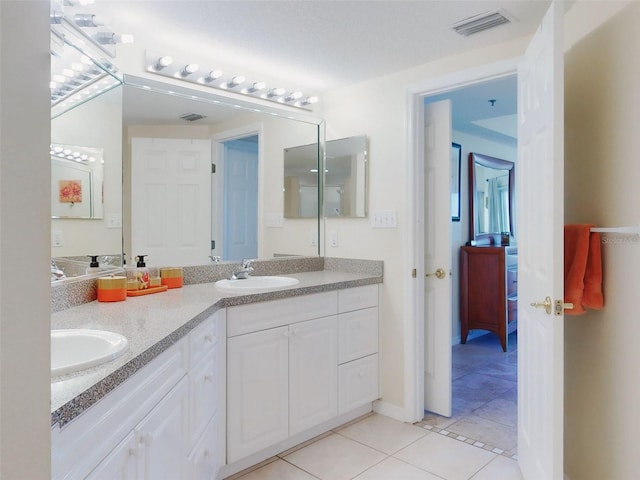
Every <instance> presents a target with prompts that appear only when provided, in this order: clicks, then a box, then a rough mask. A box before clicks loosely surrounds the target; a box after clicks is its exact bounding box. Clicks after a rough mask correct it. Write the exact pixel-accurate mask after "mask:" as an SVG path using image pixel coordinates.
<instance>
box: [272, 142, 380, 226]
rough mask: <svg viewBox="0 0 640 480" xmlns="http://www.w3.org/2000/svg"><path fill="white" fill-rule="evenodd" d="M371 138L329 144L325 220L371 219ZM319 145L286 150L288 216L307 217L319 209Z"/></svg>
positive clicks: (327, 149) (325, 177)
mask: <svg viewBox="0 0 640 480" xmlns="http://www.w3.org/2000/svg"><path fill="white" fill-rule="evenodd" d="M367 162H368V156H367V137H366V136H365V135H360V136H356V137H348V138H341V139H338V140H329V141H327V142H326V159H325V164H324V172H322V173H323V174H324V183H323V184H324V187H323V195H322V196H323V203H324V209H323V212H324V216H325V217H366V216H367V170H368V165H367ZM319 170H322V169H321V168H320V167H319V165H318V144H317V143H315V144H310V145H300V146H296V147H291V148H286V149H285V150H284V204H285V209H284V216H285V218H307V217H313V216H315V214H316V213H315V212H316V211H317V208H318V175H317V173H318V171H319Z"/></svg>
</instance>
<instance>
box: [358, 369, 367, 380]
mask: <svg viewBox="0 0 640 480" xmlns="http://www.w3.org/2000/svg"><path fill="white" fill-rule="evenodd" d="M365 375H366V372H362V371H360V372H358V376H359V377H360V378H362V377H364V376H365Z"/></svg>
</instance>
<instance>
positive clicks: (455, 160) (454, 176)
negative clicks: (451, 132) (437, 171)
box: [451, 143, 462, 222]
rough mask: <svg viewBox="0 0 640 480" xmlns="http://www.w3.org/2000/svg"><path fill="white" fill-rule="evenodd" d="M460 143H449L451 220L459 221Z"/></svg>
mask: <svg viewBox="0 0 640 480" xmlns="http://www.w3.org/2000/svg"><path fill="white" fill-rule="evenodd" d="M461 161H462V145H460V144H458V143H452V144H451V220H452V221H454V222H459V221H460V162H461Z"/></svg>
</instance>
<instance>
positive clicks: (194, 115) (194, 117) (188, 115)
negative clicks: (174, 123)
mask: <svg viewBox="0 0 640 480" xmlns="http://www.w3.org/2000/svg"><path fill="white" fill-rule="evenodd" d="M203 118H207V116H206V115H200V114H199V113H185V114H184V115H181V116H180V120H186V121H187V122H195V121H196V120H202V119H203Z"/></svg>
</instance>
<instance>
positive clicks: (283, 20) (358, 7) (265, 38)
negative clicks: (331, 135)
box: [87, 0, 550, 94]
mask: <svg viewBox="0 0 640 480" xmlns="http://www.w3.org/2000/svg"><path fill="white" fill-rule="evenodd" d="M549 3H550V2H549V0H515V1H514V0H511V1H484V0H464V1H463V0H445V1H435V0H413V1H406V0H393V1H388V0H387V1H383V0H381V1H334V0H297V1H296V0H293V1H292V0H278V1H275V0H261V1H249V0H236V1H229V0H227V1H221V0H126V1H124V0H95V4H94V5H90V6H89V7H87V8H88V9H90V10H92V11H93V12H94V13H97V14H99V15H101V16H103V17H104V18H105V19H106V20H107V21H108V24H109V25H110V26H112V27H113V28H114V29H115V30H116V31H117V32H118V33H132V34H134V35H135V37H136V43H137V44H139V45H142V46H144V48H147V49H157V50H159V51H163V52H165V51H166V52H167V54H169V55H170V54H171V50H172V49H174V50H175V49H179V51H182V52H190V51H193V52H197V54H198V55H199V56H204V57H206V58H211V61H212V63H214V62H215V63H219V65H220V66H221V67H225V66H233V67H235V68H244V69H246V70H247V71H248V72H250V73H253V74H263V75H265V77H266V78H272V79H281V80H285V79H290V80H291V82H292V83H293V84H294V85H298V86H299V88H300V89H302V90H305V91H309V92H310V93H316V94H321V93H322V92H325V91H327V90H331V89H334V88H337V87H341V86H344V85H348V84H352V83H356V82H360V81H362V80H366V79H369V78H374V77H379V76H383V75H386V74H389V73H392V72H396V71H399V70H403V69H407V68H411V67H414V66H416V65H421V64H424V63H427V62H430V61H433V60H436V59H438V58H443V57H447V56H450V55H454V54H456V53H461V52H464V51H468V50H472V49H476V48H479V47H483V46H487V45H491V44H496V43H501V42H504V41H507V40H512V39H515V38H519V37H523V36H529V35H531V34H532V33H533V32H534V31H535V29H536V27H537V26H538V24H539V23H540V20H541V18H542V16H543V15H544V12H545V11H546V9H547V8H548V5H549ZM497 9H502V10H503V11H504V12H505V13H506V14H507V15H508V16H509V17H512V18H513V19H514V22H513V23H511V24H507V25H502V26H499V27H496V28H494V29H492V30H488V31H485V32H481V33H478V34H476V35H472V36H469V37H463V36H461V35H459V34H457V33H455V32H454V31H453V30H452V29H451V25H453V24H454V23H457V22H459V21H461V20H463V19H465V18H468V17H470V16H474V15H477V14H480V13H484V12H487V11H492V10H497ZM185 61H189V60H188V59H185ZM213 66H215V65H213ZM237 73H243V72H241V71H238V72H237ZM283 77H286V78H283Z"/></svg>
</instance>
